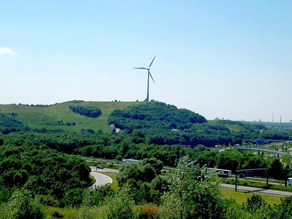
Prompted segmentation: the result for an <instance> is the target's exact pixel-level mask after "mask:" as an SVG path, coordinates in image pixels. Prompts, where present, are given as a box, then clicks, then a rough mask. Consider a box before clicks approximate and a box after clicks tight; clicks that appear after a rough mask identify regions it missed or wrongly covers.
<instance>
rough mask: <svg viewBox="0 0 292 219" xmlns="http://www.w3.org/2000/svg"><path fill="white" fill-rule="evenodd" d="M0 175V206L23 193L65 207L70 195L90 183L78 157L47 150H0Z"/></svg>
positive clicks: (83, 165)
mask: <svg viewBox="0 0 292 219" xmlns="http://www.w3.org/2000/svg"><path fill="white" fill-rule="evenodd" d="M0 172H1V176H0V188H1V189H0V203H1V202H4V201H8V200H9V198H10V197H11V195H12V193H13V192H14V191H16V190H17V189H24V190H29V191H31V192H32V194H33V195H34V196H39V198H40V199H41V200H42V201H43V202H44V203H50V204H51V205H53V206H68V205H70V204H71V203H72V201H71V200H72V195H74V194H78V193H80V192H81V193H82V191H83V189H84V188H88V186H89V185H90V183H91V180H90V178H89V168H88V167H87V166H86V164H85V162H84V161H83V160H82V159H81V158H80V157H78V156H73V155H67V154H64V153H61V152H58V151H56V150H52V149H49V148H48V147H46V146H40V147H33V146H21V147H20V146H1V147H0ZM73 199H74V198H73ZM80 201H81V200H80Z"/></svg>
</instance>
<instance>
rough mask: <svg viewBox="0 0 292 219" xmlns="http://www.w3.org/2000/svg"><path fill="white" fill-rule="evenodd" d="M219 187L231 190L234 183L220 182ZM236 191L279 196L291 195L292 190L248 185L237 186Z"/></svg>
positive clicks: (233, 187)
mask: <svg viewBox="0 0 292 219" xmlns="http://www.w3.org/2000/svg"><path fill="white" fill-rule="evenodd" d="M220 187H221V188H224V189H232V190H234V189H235V185H230V184H220ZM237 191H240V192H252V193H261V194H266V195H274V196H281V197H288V196H292V192H285V191H277V190H271V189H261V188H256V187H249V186H237Z"/></svg>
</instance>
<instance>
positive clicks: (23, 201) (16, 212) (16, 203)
mask: <svg viewBox="0 0 292 219" xmlns="http://www.w3.org/2000/svg"><path fill="white" fill-rule="evenodd" d="M0 207H1V211H0V218H3V219H4V218H19V219H27V218H31V219H33V218H35V219H40V218H44V212H43V207H42V206H41V205H40V204H39V202H38V200H37V199H33V198H32V194H31V193H30V192H29V191H27V190H16V191H15V192H14V193H13V195H12V197H11V198H10V200H9V202H7V203H2V204H1V205H0Z"/></svg>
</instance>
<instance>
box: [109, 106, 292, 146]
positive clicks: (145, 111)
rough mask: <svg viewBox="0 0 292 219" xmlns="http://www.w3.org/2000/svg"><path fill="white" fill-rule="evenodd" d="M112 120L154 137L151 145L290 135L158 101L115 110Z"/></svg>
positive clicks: (228, 141) (210, 143) (197, 143)
mask: <svg viewBox="0 0 292 219" xmlns="http://www.w3.org/2000/svg"><path fill="white" fill-rule="evenodd" d="M108 123H109V124H114V125H115V127H117V128H120V129H122V130H124V131H126V132H127V133H131V132H133V131H134V130H140V131H141V132H143V133H144V134H145V135H147V136H152V138H151V141H150V142H149V144H158V145H164V144H167V145H173V144H180V145H191V146H196V145H199V144H202V145H205V146H215V145H216V144H221V145H223V144H225V145H228V144H237V143H241V142H242V139H288V138H289V136H288V134H287V133H283V132H279V131H276V130H268V129H267V128H266V127H264V126H262V125H252V124H248V123H243V122H234V121H229V120H218V121H210V122H207V120H206V119H205V118H204V117H203V116H201V115H199V114H197V113H194V112H191V111H189V110H185V109H177V108H176V107H175V106H172V105H167V104H165V103H160V102H155V101H152V102H150V103H149V104H143V105H138V106H132V107H129V108H127V109H125V110H115V111H113V112H112V114H111V116H110V117H109V119H108Z"/></svg>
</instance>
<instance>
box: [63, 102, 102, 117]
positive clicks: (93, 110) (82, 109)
mask: <svg viewBox="0 0 292 219" xmlns="http://www.w3.org/2000/svg"><path fill="white" fill-rule="evenodd" d="M69 109H70V110H72V112H74V113H78V114H80V115H83V116H87V117H92V118H97V117H99V116H100V115H101V110H100V108H97V107H93V106H78V105H77V106H75V105H71V106H69Z"/></svg>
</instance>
